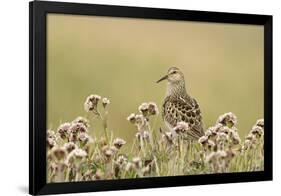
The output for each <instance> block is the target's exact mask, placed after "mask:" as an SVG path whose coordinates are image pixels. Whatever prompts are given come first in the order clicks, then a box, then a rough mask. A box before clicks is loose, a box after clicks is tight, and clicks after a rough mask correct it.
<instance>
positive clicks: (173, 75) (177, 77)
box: [157, 67, 184, 84]
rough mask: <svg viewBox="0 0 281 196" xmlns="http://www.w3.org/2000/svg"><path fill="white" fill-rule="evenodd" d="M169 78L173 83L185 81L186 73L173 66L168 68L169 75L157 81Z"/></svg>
mask: <svg viewBox="0 0 281 196" xmlns="http://www.w3.org/2000/svg"><path fill="white" fill-rule="evenodd" d="M163 80H168V82H169V83H171V84H176V83H179V82H182V81H183V82H184V75H183V73H182V72H181V71H180V70H179V68H177V67H171V68H169V69H168V73H167V75H165V76H163V77H162V78H161V79H160V80H158V81H157V83H159V82H161V81H163Z"/></svg>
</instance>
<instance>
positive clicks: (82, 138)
mask: <svg viewBox="0 0 281 196" xmlns="http://www.w3.org/2000/svg"><path fill="white" fill-rule="evenodd" d="M78 140H79V141H80V142H83V144H86V143H87V142H88V141H89V140H90V136H89V135H88V134H87V133H80V134H79V136H78Z"/></svg>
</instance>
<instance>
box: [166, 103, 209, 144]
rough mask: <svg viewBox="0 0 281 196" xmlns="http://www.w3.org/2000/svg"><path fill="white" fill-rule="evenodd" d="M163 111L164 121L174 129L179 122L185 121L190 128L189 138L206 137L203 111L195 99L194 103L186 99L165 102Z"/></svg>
mask: <svg viewBox="0 0 281 196" xmlns="http://www.w3.org/2000/svg"><path fill="white" fill-rule="evenodd" d="M163 110H164V111H163V118H164V120H165V121H167V122H168V123H169V124H171V125H172V127H175V126H176V125H177V123H178V122H181V121H184V122H187V123H188V124H189V126H190V131H189V132H188V134H189V137H191V138H192V139H198V138H200V137H201V136H203V135H204V131H203V128H202V122H201V111H200V108H199V105H198V103H197V102H196V100H195V99H192V102H187V101H185V100H184V99H183V100H182V99H176V100H169V101H165V103H164V105H163Z"/></svg>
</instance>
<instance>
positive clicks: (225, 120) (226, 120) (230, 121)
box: [217, 112, 237, 127]
mask: <svg viewBox="0 0 281 196" xmlns="http://www.w3.org/2000/svg"><path fill="white" fill-rule="evenodd" d="M217 123H220V124H222V125H224V126H229V127H232V126H235V125H236V124H237V117H236V116H235V114H233V113H232V112H228V113H225V114H223V115H221V116H220V117H219V118H218V120H217Z"/></svg>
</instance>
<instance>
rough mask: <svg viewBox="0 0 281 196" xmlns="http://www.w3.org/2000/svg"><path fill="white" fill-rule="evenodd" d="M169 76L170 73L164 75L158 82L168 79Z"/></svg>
mask: <svg viewBox="0 0 281 196" xmlns="http://www.w3.org/2000/svg"><path fill="white" fill-rule="evenodd" d="M167 78H168V75H165V76H164V77H162V78H161V79H160V80H158V81H157V82H156V83H159V82H161V81H162V80H166V79H167Z"/></svg>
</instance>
